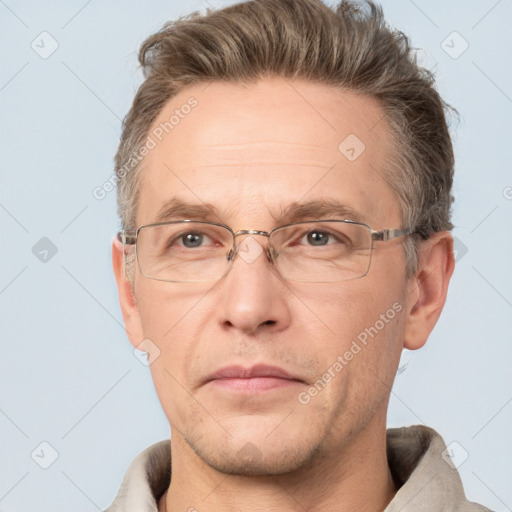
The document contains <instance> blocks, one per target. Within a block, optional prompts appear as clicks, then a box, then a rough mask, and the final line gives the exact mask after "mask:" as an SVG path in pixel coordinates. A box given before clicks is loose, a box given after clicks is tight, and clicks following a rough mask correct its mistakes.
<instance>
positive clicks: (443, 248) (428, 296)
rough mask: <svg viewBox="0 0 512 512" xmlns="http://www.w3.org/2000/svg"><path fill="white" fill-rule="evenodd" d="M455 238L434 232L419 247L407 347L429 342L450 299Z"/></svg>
mask: <svg viewBox="0 0 512 512" xmlns="http://www.w3.org/2000/svg"><path fill="white" fill-rule="evenodd" d="M454 267H455V260H454V256H453V238H452V235H451V234H450V233H449V232H448V231H441V232H439V233H434V234H433V235H432V236H431V237H430V238H429V239H428V240H426V241H425V242H423V243H422V244H421V245H420V246H419V248H418V269H417V272H416V274H415V275H414V276H413V277H412V278H411V279H410V287H409V299H410V301H409V304H408V308H407V313H408V317H407V320H406V325H405V337H404V347H405V348H407V349H409V350H416V349H418V348H421V347H422V346H423V345H425V343H426V341H427V339H428V337H429V335H430V333H431V332H432V329H433V328H434V326H435V325H436V323H437V320H438V318H439V316H440V314H441V311H442V309H443V307H444V304H445V302H446V295H447V293H448V284H449V282H450V278H451V276H452V274H453V269H454Z"/></svg>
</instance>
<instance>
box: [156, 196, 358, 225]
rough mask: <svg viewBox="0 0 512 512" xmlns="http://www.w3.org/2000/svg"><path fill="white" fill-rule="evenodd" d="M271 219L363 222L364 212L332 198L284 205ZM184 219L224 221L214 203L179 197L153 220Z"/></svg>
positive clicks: (168, 202) (288, 221) (286, 221)
mask: <svg viewBox="0 0 512 512" xmlns="http://www.w3.org/2000/svg"><path fill="white" fill-rule="evenodd" d="M271 215H272V213H271ZM272 218H273V219H274V221H275V222H276V223H278V224H280V225H283V224H292V223H294V222H301V221H305V220H316V219H327V218H336V219H340V220H353V221H356V222H366V221H365V218H364V217H363V215H361V214H360V213H358V212H357V211H356V210H355V209H353V208H352V207H351V206H349V205H346V204H342V203H339V202H337V201H333V200H323V201H322V200H315V201H308V202H307V203H298V202H295V203H291V204H290V205H288V206H286V207H281V209H280V211H279V214H278V215H272ZM185 219H190V220H197V221H209V222H219V223H223V222H222V220H221V215H220V214H219V212H218V210H217V208H215V207H214V206H213V205H211V204H209V203H197V204H192V203H187V202H185V201H182V200H181V199H178V198H172V199H171V200H169V201H167V202H166V203H165V204H164V205H163V206H162V207H161V208H160V210H159V211H158V213H157V215H156V217H155V220H154V221H153V222H154V223H158V222H167V221H172V220H185Z"/></svg>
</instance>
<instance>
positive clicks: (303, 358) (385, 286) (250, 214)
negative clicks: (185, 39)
mask: <svg viewBox="0 0 512 512" xmlns="http://www.w3.org/2000/svg"><path fill="white" fill-rule="evenodd" d="M191 96H193V97H195V98H196V99H197V101H198V105H197V107H196V108H195V109H194V110H193V111H192V112H191V113H190V114H189V115H188V116H187V117H185V118H184V119H183V120H181V122H180V124H179V125H177V126H176V127H175V128H174V130H173V131H172V132H171V133H170V134H169V135H168V136H166V137H165V138H164V139H163V140H162V141H161V142H160V143H159V144H158V145H157V147H156V148H155V149H153V150H152V151H151V152H150V153H149V154H148V155H147V156H146V157H145V162H144V170H143V180H142V183H141V188H140V202H139V205H138V211H137V219H136V225H137V226H139V225H142V224H148V223H151V222H154V221H155V219H156V215H157V213H158V212H159V210H160V208H161V207H162V205H163V204H165V203H166V202H168V201H169V200H171V199H172V198H179V199H180V200H182V201H184V202H189V203H193V204H201V203H208V204H211V205H213V206H215V207H216V208H217V211H218V213H217V218H215V219H212V220H214V221H216V222H222V223H224V224H227V225H229V226H231V227H232V228H233V229H234V230H235V231H236V230H239V229H259V230H267V231H269V230H270V229H272V228H273V227H275V226H276V225H280V224H281V222H280V221H279V213H280V210H281V208H283V207H286V206H288V205H290V204H292V203H297V202H300V203H304V202H307V201H313V200H322V201H325V200H336V201H338V202H340V203H343V204H345V205H348V206H350V207H351V208H352V209H353V210H355V211H356V212H358V213H359V215H360V216H361V217H362V218H363V219H364V220H365V221H366V222H367V223H368V224H369V225H370V226H371V227H372V228H373V229H376V230H380V229H383V228H390V227H391V228H398V227H403V226H402V222H401V211H400V207H399V204H398V201H397V199H396V197H395V194H394V192H393V191H392V189H391V188H390V186H389V185H388V183H387V182H386V181H385V179H383V176H385V162H386V160H387V159H389V158H390V156H391V151H392V147H391V143H390V138H389V133H388V125H387V123H386V120H385V118H383V111H382V109H381V107H380V106H379V104H378V102H377V101H376V100H374V99H372V98H368V97H364V96H360V95H356V94H355V93H353V92H347V91H340V90H337V89H334V88H332V87H330V86H326V85H320V84H313V83H310V82H306V81H293V82H291V81H286V80H283V79H278V78H265V79H262V80H260V81H259V82H257V83H256V84H250V85H235V84H226V83H213V84H210V85H209V86H207V87H205V85H204V84H199V85H195V86H192V87H189V88H187V89H186V90H184V91H182V92H181V93H180V94H178V95H177V96H176V97H174V98H172V99H171V100H170V101H169V103H168V104H167V105H166V107H165V108H164V110H163V111H162V112H161V114H160V115H159V117H158V119H157V120H156V122H155V126H158V125H159V123H161V122H164V121H165V120H167V119H169V117H170V116H171V115H172V113H173V112H174V111H175V109H176V108H180V106H181V105H183V104H184V103H185V102H186V101H187V99H188V98H189V97H191ZM349 134H356V136H357V137H358V138H359V139H360V140H361V141H363V143H364V144H365V147H366V148H365V151H364V152H363V153H362V154H361V155H360V156H359V157H358V158H357V159H356V160H354V161H352V162H351V161H349V160H348V159H347V158H345V156H344V155H342V154H341V153H340V151H339V150H338V146H339V144H340V143H341V142H342V141H343V140H344V139H345V138H346V137H347V136H348V135H349ZM330 218H340V217H336V216H330ZM244 239H248V237H247V236H242V237H239V239H238V242H239V243H242V242H243V240H244ZM254 242H257V243H259V244H261V245H262V247H266V244H267V239H266V238H264V237H258V236H253V237H251V241H250V243H251V244H254ZM251 247H253V248H254V245H252V246H251ZM113 262H114V270H115V274H116V279H117V283H118V288H119V296H120V302H121V307H122V311H123V316H124V321H125V325H126V330H127V333H128V336H129V338H130V341H131V343H132V344H133V346H138V345H139V343H140V342H141V341H142V340H143V339H146V338H149V339H151V341H152V342H153V343H154V344H155V345H156V346H157V347H158V348H159V350H160V356H159V357H158V358H157V359H156V360H155V361H154V362H153V363H152V364H151V372H152V376H153V380H154V383H155V388H156V391H157V394H158V397H159V399H160V402H161V404H162V408H163V410H164V412H165V414H166V416H167V418H168V420H169V424H170V427H171V431H172V437H171V450H172V481H171V485H170V487H169V489H168V491H167V493H166V494H165V495H164V496H163V497H162V499H161V500H160V503H159V506H160V510H167V511H169V512H171V511H178V510H180V511H182V510H188V509H190V508H191V507H195V508H196V509H197V510H199V511H201V512H205V511H216V512H219V511H234V510H237V511H249V510H250V511H255V510H262V511H263V510H265V511H275V510H280V511H283V510H286V511H303V510H308V511H320V510H322V511H325V510H337V511H355V510H357V511H375V510H383V509H384V508H385V506H386V505H387V504H388V503H389V501H390V500H391V499H392V498H393V496H394V493H395V492H396V489H395V485H394V483H393V480H392V478H391V475H390V471H389V468H388V465H387V458H386V437H385V431H386V411H387V406H388V401H389V395H390V390H391V386H392V383H393V379H394V376H395V373H396V369H397V366H398V362H399V358H400V353H401V350H402V348H404V347H406V348H408V349H417V348H420V347H421V346H423V344H424V343H425V342H426V340H427V338H428V336H429V334H430V332H431V330H432V328H433V327H434V325H435V323H436V321H437V319H438V317H439V314H440V313H441V310H442V307H443V305H444V302H445V299H446V293H447V287H448V282H449V279H450V277H451V274H452V271H453V265H454V263H453V255H452V238H451V236H450V234H449V233H447V232H442V233H437V234H436V235H434V236H433V237H432V238H431V239H430V240H428V241H427V242H424V243H423V244H422V246H421V249H420V262H419V267H418V272H417V273H416V274H415V275H414V276H412V277H409V278H408V277H407V276H406V273H405V256H404V251H403V246H402V239H398V240H393V241H389V242H386V243H382V242H377V243H376V244H375V245H374V252H373V255H372V261H371V266H370V270H369V272H368V274H367V275H366V276H365V277H364V278H361V279H355V280H351V281H345V282H341V283H322V284H318V283H298V282H290V281H285V280H283V279H282V278H281V277H280V276H279V275H278V274H277V272H276V271H275V269H274V268H273V267H272V265H271V264H270V263H269V261H268V260H267V259H266V258H265V256H264V255H261V256H259V257H257V258H256V259H255V260H254V261H252V262H250V263H248V262H246V261H244V259H243V258H241V257H239V256H237V258H236V259H235V262H234V264H233V267H232V268H231V270H230V272H229V273H228V274H227V275H226V276H224V277H223V278H222V279H221V280H219V281H218V282H217V283H199V284H198V283H194V284H190V283H187V284H183V283H181V284H177V283H165V282H159V281H156V280H152V279H148V278H146V277H144V276H143V275H141V274H140V272H139V270H138V268H136V269H135V275H134V282H133V283H131V282H130V281H129V280H127V278H126V276H125V273H124V271H123V257H122V247H120V244H119V243H117V242H114V244H113ZM395 303H398V304H400V305H401V306H402V310H401V311H400V313H398V314H397V315H396V316H395V317H394V318H393V319H392V320H390V321H389V322H387V323H386V324H385V326H384V328H383V329H382V330H380V331H379V333H378V335H377V336H375V337H374V338H373V339H370V341H369V342H368V344H367V345H366V346H364V347H363V348H362V350H361V351H360V352H359V353H358V354H357V355H355V356H354V358H353V359H352V360H351V361H350V362H348V364H347V365H346V366H344V368H343V370H342V371H340V372H339V373H337V374H336V377H334V378H332V379H331V381H330V382H329V383H328V384H327V385H326V386H325V388H324V389H323V390H322V391H321V392H319V393H318V394H317V395H316V396H314V397H313V398H312V399H311V401H310V402H309V403H308V404H306V405H304V404H301V403H300V402H299V400H298V396H299V394H300V393H303V392H307V390H308V389H309V388H310V387H311V386H312V385H313V384H314V383H315V382H316V381H317V380H318V379H319V378H320V377H321V376H322V375H323V374H325V372H327V371H328V369H329V368H330V367H331V368H332V365H333V363H334V362H336V361H337V358H338V356H339V355H343V354H344V353H345V352H346V351H347V350H348V349H349V348H350V346H351V344H352V342H353V340H355V339H356V338H357V335H358V334H359V333H361V332H362V331H364V330H365V328H368V327H370V326H374V325H375V323H376V321H377V320H379V318H381V317H380V315H382V314H384V313H385V312H386V311H387V310H388V309H389V308H391V307H392V305H393V304H395ZM259 363H264V364H270V365H274V366H278V367H281V368H283V369H285V370H286V371H288V372H289V373H290V374H292V375H293V376H294V377H295V378H296V379H297V381H295V382H294V383H292V384H290V385H288V386H284V387H282V388H279V389H274V390H271V391H269V392H263V393H261V392H260V393H250V392H249V393H237V392H233V391H231V390H226V389H224V388H219V387H216V386H212V385H211V383H210V384H207V383H205V380H206V379H207V377H208V376H209V375H210V374H211V373H212V372H214V371H216V370H218V369H219V368H221V367H224V366H227V365H231V364H237V365H242V366H244V367H250V366H253V365H254V364H259Z"/></svg>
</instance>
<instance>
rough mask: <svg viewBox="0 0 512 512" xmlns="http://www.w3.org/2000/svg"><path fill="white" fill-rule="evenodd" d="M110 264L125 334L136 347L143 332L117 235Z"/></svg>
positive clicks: (142, 336)
mask: <svg viewBox="0 0 512 512" xmlns="http://www.w3.org/2000/svg"><path fill="white" fill-rule="evenodd" d="M112 264H113V267H114V274H115V276H116V282H117V291H118V294H119V303H120V305H121V311H122V313H123V319H124V326H125V329H126V335H127V336H128V339H129V340H130V343H131V344H132V345H133V346H134V347H137V346H138V345H139V344H140V343H141V342H142V340H143V339H144V332H143V329H142V321H141V318H140V313H139V307H138V304H137V300H136V298H135V293H134V290H133V285H132V283H131V282H130V281H129V280H128V279H127V277H126V272H125V265H124V254H123V244H122V242H121V241H120V240H119V239H118V238H117V237H115V238H114V240H113V242H112Z"/></svg>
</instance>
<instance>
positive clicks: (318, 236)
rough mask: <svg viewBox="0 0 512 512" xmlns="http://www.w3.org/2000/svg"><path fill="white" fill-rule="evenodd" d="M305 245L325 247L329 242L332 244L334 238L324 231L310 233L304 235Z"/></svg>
mask: <svg viewBox="0 0 512 512" xmlns="http://www.w3.org/2000/svg"><path fill="white" fill-rule="evenodd" d="M305 238H306V240H307V243H308V244H310V245H314V246H320V245H327V244H328V243H329V241H330V242H331V243H332V242H334V237H333V235H332V234H331V233H327V232H326V231H310V232H309V233H307V234H306V235H305Z"/></svg>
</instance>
